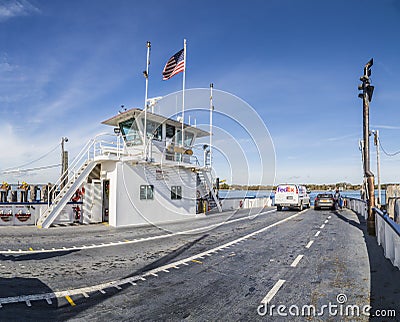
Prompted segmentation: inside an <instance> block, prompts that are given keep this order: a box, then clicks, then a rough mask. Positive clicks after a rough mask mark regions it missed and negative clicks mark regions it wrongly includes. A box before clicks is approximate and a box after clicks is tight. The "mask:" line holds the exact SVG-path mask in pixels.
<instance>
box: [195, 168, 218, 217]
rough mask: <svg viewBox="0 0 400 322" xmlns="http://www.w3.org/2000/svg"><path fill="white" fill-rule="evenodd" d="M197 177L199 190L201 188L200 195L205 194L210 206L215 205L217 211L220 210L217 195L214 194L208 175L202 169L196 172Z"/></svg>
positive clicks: (213, 206)
mask: <svg viewBox="0 0 400 322" xmlns="http://www.w3.org/2000/svg"><path fill="white" fill-rule="evenodd" d="M197 178H198V179H199V182H200V187H201V190H203V191H201V192H200V194H201V196H204V195H206V199H207V201H208V202H209V204H210V206H211V208H215V207H217V208H218V211H219V212H222V207H221V204H220V202H219V199H218V197H217V195H216V194H215V191H214V189H213V185H212V182H211V180H210V178H209V177H208V175H207V173H206V172H205V171H203V170H199V171H198V172H197ZM210 194H211V197H210Z"/></svg>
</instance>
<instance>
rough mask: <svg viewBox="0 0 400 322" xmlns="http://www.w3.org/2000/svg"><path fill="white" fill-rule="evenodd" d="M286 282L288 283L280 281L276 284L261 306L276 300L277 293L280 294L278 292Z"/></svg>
mask: <svg viewBox="0 0 400 322" xmlns="http://www.w3.org/2000/svg"><path fill="white" fill-rule="evenodd" d="M285 282H286V280H279V281H278V282H276V284H275V285H274V287H273V288H272V289H271V290H270V291H269V292H268V294H267V295H265V297H264V298H263V299H262V301H261V304H268V303H269V302H270V301H271V300H272V299H273V298H274V296H275V295H276V293H278V291H279V289H280V288H281V287H282V285H283V284H285Z"/></svg>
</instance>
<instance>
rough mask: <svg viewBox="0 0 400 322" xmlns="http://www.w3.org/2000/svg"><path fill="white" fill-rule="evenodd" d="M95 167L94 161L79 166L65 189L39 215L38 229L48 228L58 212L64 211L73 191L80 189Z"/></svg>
mask: <svg viewBox="0 0 400 322" xmlns="http://www.w3.org/2000/svg"><path fill="white" fill-rule="evenodd" d="M96 165H97V162H95V161H86V162H85V163H84V164H83V165H82V166H81V168H80V169H79V170H78V171H77V172H76V174H75V175H74V176H73V177H72V179H71V180H69V181H68V183H67V184H66V185H65V187H63V188H62V189H61V190H60V192H59V193H58V194H57V196H56V197H55V198H54V200H53V202H52V203H51V204H50V205H49V207H48V208H47V209H46V210H45V212H44V213H43V214H41V216H40V217H39V220H38V222H37V226H38V228H49V227H50V225H51V224H52V223H53V222H54V220H55V219H56V218H57V216H58V215H59V214H60V212H61V211H62V210H63V209H64V207H65V205H66V204H67V203H68V201H70V200H71V198H72V196H73V195H74V193H75V191H76V190H77V189H79V188H80V187H81V185H82V184H83V183H84V181H85V180H86V178H87V177H88V176H89V174H90V173H91V172H92V170H93V169H94V168H95V166H96Z"/></svg>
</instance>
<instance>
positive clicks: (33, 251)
mask: <svg viewBox="0 0 400 322" xmlns="http://www.w3.org/2000/svg"><path fill="white" fill-rule="evenodd" d="M273 212H276V209H272V210H268V211H265V212H261V213H259V214H257V216H260V215H267V214H270V213H273ZM243 220H250V219H249V217H248V216H245V217H240V218H236V219H232V220H228V221H224V222H221V223H217V224H212V225H208V226H204V227H199V228H194V229H189V230H184V231H179V232H176V233H172V234H164V235H157V236H152V237H143V238H138V239H132V240H128V239H124V240H123V241H116V242H109V243H100V244H92V245H81V246H70V247H65V246H63V247H60V248H51V249H43V248H42V249H33V248H32V247H30V248H29V250H22V249H18V250H11V249H7V250H0V254H5V255H7V254H8V255H15V254H18V255H21V254H40V253H53V252H67V251H71V250H73V251H76V250H88V249H95V248H103V247H113V246H120V245H122V244H123V245H129V244H137V243H142V242H147V241H152V240H157V239H164V238H169V237H174V236H179V235H187V234H191V233H195V232H199V231H200V232H201V231H204V230H208V229H211V228H215V227H219V226H223V225H228V224H232V223H235V222H239V221H243Z"/></svg>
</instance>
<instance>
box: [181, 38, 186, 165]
mask: <svg viewBox="0 0 400 322" xmlns="http://www.w3.org/2000/svg"><path fill="white" fill-rule="evenodd" d="M183 61H184V69H183V81H182V131H181V132H182V146H185V133H184V128H183V126H184V124H185V80H186V39H184V40H183ZM181 159H182V156H181Z"/></svg>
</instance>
